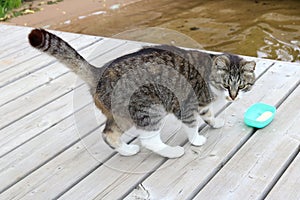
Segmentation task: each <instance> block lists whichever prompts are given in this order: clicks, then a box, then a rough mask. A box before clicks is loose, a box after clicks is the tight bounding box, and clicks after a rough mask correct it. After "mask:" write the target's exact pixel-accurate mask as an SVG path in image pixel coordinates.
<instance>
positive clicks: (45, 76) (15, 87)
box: [0, 37, 124, 106]
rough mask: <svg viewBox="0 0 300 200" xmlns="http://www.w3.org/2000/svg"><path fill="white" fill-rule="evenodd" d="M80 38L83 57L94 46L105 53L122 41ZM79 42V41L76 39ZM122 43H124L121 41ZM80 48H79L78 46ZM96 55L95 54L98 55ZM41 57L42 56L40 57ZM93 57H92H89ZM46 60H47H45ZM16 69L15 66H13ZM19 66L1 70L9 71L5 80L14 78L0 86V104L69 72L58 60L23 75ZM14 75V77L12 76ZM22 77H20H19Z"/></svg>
mask: <svg viewBox="0 0 300 200" xmlns="http://www.w3.org/2000/svg"><path fill="white" fill-rule="evenodd" d="M81 39H82V40H80V43H81V42H82V43H85V46H84V47H87V48H84V50H83V51H79V52H80V54H82V55H83V56H85V57H88V56H89V55H90V54H91V53H93V52H94V50H95V48H96V47H98V49H99V45H100V47H101V50H102V51H100V52H99V54H105V53H106V52H108V51H110V50H111V49H113V48H116V47H119V46H120V45H121V44H122V43H119V42H115V41H111V42H108V41H106V42H104V41H100V42H97V43H95V42H96V41H98V40H99V39H97V38H94V37H93V38H90V37H88V38H85V39H84V38H81ZM78 42H79V41H78ZM87 44H91V45H92V46H87ZM123 44H124V43H123ZM80 49H81V48H80ZM99 54H98V55H96V56H99ZM41 58H43V57H41ZM91 59H93V58H91ZM46 62H47V61H46ZM26 65H27V70H29V71H31V70H35V69H28V68H30V67H29V66H35V67H34V68H37V67H39V65H31V64H28V63H27V64H26ZM26 65H24V67H26ZM14 69H16V68H14ZM19 70H20V68H18V69H17V70H9V71H6V72H3V74H6V75H7V74H8V73H11V74H10V75H9V77H10V80H8V81H7V82H6V84H7V83H10V82H9V81H12V80H15V81H13V82H11V83H10V84H8V85H6V86H5V87H2V88H0V93H2V94H3V98H2V99H0V106H1V105H3V104H5V103H7V102H9V101H12V100H13V99H15V98H17V97H19V96H22V95H24V94H26V93H27V92H29V91H32V90H33V89H34V88H38V87H40V86H42V85H44V84H47V83H49V82H51V81H52V80H54V79H56V78H58V77H59V76H61V75H63V74H65V73H67V72H69V69H68V68H67V67H65V66H63V64H61V63H59V62H53V63H52V64H50V65H46V66H45V67H42V68H41V69H40V70H37V71H33V72H32V73H30V72H29V74H28V75H27V76H25V77H22V74H23V75H24V74H27V73H28V72H26V71H24V72H23V73H22V72H21V73H20V72H19ZM14 76H15V77H14ZM19 77H22V78H19ZM24 82H26V84H24Z"/></svg>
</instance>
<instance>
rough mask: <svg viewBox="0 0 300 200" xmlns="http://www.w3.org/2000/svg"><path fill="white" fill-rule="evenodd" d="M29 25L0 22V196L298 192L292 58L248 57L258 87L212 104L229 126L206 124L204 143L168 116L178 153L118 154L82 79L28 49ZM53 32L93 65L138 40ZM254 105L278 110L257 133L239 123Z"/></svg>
mask: <svg viewBox="0 0 300 200" xmlns="http://www.w3.org/2000/svg"><path fill="white" fill-rule="evenodd" d="M30 30H31V29H29V28H24V27H16V26H7V25H0V37H1V40H0V44H1V48H0V94H1V98H0V113H1V116H0V199H3V200H8V199H30V200H32V199H70V200H74V199H109V200H112V199H128V200H129V199H158V200H159V199H171V200H173V199H180V200H182V199H201V200H202V199H216V200H217V199H218V200H219V199H237V200H240V199H264V198H266V199H270V200H273V199H289V200H293V199H294V200H299V199H300V173H299V170H300V154H299V151H300V112H299V111H300V103H299V100H300V87H299V83H300V64H299V63H298V64H297V63H288V62H278V61H273V60H265V59H257V58H250V59H254V60H256V61H257V78H258V80H257V82H256V85H255V87H254V88H253V90H252V91H251V92H249V93H246V94H244V96H243V98H242V99H239V100H237V101H235V102H233V103H225V102H217V103H216V105H215V110H216V111H218V112H219V113H220V117H223V118H225V119H226V125H225V126H224V127H223V128H222V129H210V128H208V127H205V126H203V128H202V130H201V132H202V133H203V134H205V135H206V136H207V137H208V142H207V143H206V144H205V145H204V146H203V147H192V146H191V145H190V144H189V143H187V139H186V136H185V134H179V132H180V130H178V129H179V128H180V125H179V124H178V123H172V120H173V119H172V117H170V119H169V120H168V122H169V123H167V125H166V126H165V127H164V131H163V132H164V133H163V138H164V140H165V141H167V142H168V143H169V144H172V145H178V144H180V145H182V146H184V147H185V151H186V153H185V155H184V156H183V157H181V158H179V159H170V160H168V159H165V158H161V157H159V156H157V155H154V154H152V153H150V152H149V151H147V150H145V149H142V151H141V152H140V153H139V154H138V155H136V156H132V157H122V156H119V155H118V154H116V153H114V152H113V151H112V150H111V149H110V148H109V147H107V145H106V144H104V142H103V140H102V137H101V134H100V133H101V130H102V128H103V126H102V125H103V123H104V117H103V116H102V115H101V113H100V112H97V111H95V108H94V105H93V103H92V99H91V97H90V96H89V93H88V90H87V87H86V85H85V84H83V82H82V81H80V80H79V79H77V77H76V75H74V74H73V73H71V72H69V70H68V69H67V68H65V67H64V66H62V64H60V63H58V62H56V61H55V60H54V59H52V58H50V57H48V56H47V55H42V54H41V53H40V52H38V51H37V50H35V49H33V48H31V47H30V46H29V44H28V41H27V35H28V33H29V32H30ZM55 33H57V34H58V35H60V36H61V37H62V38H64V39H66V40H67V41H69V43H70V44H71V45H72V46H74V47H75V48H76V49H78V50H79V52H80V53H81V54H82V55H83V56H84V57H88V59H89V60H90V61H91V62H92V63H95V64H97V66H101V64H103V63H105V62H107V61H109V60H111V59H113V58H115V57H118V56H120V55H123V54H126V53H129V52H132V51H134V50H136V49H138V48H139V47H140V46H141V44H140V43H135V42H129V41H121V40H113V39H108V38H101V37H94V36H86V35H78V34H72V33H62V32H55ZM95 48H97V53H95ZM256 102H265V103H269V104H272V105H275V106H276V107H277V109H278V110H277V114H276V116H275V119H274V121H273V122H272V123H271V124H270V125H269V126H267V127H266V128H264V129H261V130H256V129H253V128H249V127H247V126H246V125H244V123H243V114H244V111H245V110H246V109H247V108H248V107H249V106H250V105H251V104H253V103H256ZM170 122H171V123H170ZM133 132H134V131H133ZM129 139H130V138H129ZM132 142H137V141H136V140H133V141H132Z"/></svg>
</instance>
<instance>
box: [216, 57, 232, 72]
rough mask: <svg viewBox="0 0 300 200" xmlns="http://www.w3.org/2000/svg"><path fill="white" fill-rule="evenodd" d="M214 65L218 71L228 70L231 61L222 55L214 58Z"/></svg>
mask: <svg viewBox="0 0 300 200" xmlns="http://www.w3.org/2000/svg"><path fill="white" fill-rule="evenodd" d="M213 64H214V65H215V66H216V67H217V68H218V69H228V66H229V65H230V60H229V58H228V57H227V56H225V55H220V56H216V57H215V58H214V61H213Z"/></svg>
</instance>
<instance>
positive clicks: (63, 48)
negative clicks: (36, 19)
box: [28, 29, 100, 90]
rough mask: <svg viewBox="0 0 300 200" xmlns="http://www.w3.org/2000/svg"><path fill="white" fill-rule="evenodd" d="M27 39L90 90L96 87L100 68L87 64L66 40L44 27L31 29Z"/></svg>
mask: <svg viewBox="0 0 300 200" xmlns="http://www.w3.org/2000/svg"><path fill="white" fill-rule="evenodd" d="M28 39H29V42H30V44H31V46H33V47H34V48H36V49H39V50H40V51H42V52H45V53H47V54H49V55H51V56H54V57H55V58H57V59H58V60H59V61H60V62H61V63H63V64H65V65H66V66H67V67H68V68H70V69H71V70H72V71H73V72H75V73H76V74H77V75H78V76H79V77H80V78H81V79H83V80H84V81H85V82H86V83H87V84H88V85H89V86H90V87H91V89H92V90H93V89H95V88H96V87H97V83H98V77H99V75H100V74H99V73H100V69H99V68H96V67H94V66H93V65H91V64H89V63H88V62H87V61H86V60H85V59H84V58H83V57H82V56H81V55H80V54H79V53H78V52H77V51H76V50H75V49H73V48H72V47H71V46H70V45H69V44H68V43H67V42H65V41H64V40H62V39H61V38H59V37H58V36H56V35H54V34H52V33H49V32H48V31H46V30H44V29H34V30H32V31H31V33H30V34H29V35H28Z"/></svg>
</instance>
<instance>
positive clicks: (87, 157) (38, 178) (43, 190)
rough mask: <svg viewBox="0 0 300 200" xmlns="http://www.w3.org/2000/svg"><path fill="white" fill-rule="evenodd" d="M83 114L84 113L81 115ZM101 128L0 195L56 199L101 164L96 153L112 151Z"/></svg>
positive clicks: (1, 196) (105, 153)
mask: <svg viewBox="0 0 300 200" xmlns="http://www.w3.org/2000/svg"><path fill="white" fill-rule="evenodd" d="M90 112H93V111H92V110H90ZM86 114H87V113H86ZM82 117H83V118H85V117H86V116H84V115H82ZM101 130H102V129H101ZM101 130H100V129H97V130H96V131H94V132H93V133H92V134H90V135H88V136H87V137H86V138H84V139H82V140H81V141H79V142H77V143H76V144H74V145H73V146H72V147H70V148H69V149H67V150H66V151H65V152H63V153H62V154H63V156H57V157H55V158H54V159H53V160H51V161H50V162H49V163H47V164H46V165H45V166H42V167H41V168H39V169H38V170H36V171H34V172H33V173H32V174H30V175H29V176H27V177H26V178H25V179H23V180H21V181H19V182H18V183H17V184H15V185H14V186H13V187H11V188H9V189H8V190H6V191H5V192H3V193H2V194H0V198H3V199H14V198H16V199H19V198H22V199H45V198H46V199H56V196H57V195H59V194H60V192H63V191H64V189H65V187H66V186H72V185H73V184H75V183H76V181H77V180H78V179H79V180H80V179H82V178H83V177H84V176H85V174H86V173H89V171H91V170H92V169H93V168H95V167H97V166H98V165H101V160H102V158H104V157H102V158H99V156H100V157H101V156H102V155H110V154H112V152H113V151H112V149H110V148H109V147H108V146H107V145H106V144H104V142H103V140H102V139H101ZM93 155H99V156H98V157H94V156H93ZM58 180H59V181H58Z"/></svg>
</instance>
